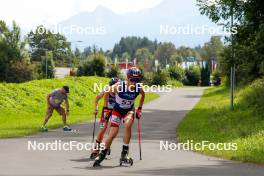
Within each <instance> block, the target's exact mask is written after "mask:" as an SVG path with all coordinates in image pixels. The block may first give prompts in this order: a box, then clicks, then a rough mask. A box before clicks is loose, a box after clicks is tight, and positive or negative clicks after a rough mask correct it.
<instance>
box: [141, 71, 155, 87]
mask: <svg viewBox="0 0 264 176" xmlns="http://www.w3.org/2000/svg"><path fill="white" fill-rule="evenodd" d="M152 82H153V73H152V72H146V73H144V75H143V79H142V83H143V84H146V85H149V86H150V85H152Z"/></svg>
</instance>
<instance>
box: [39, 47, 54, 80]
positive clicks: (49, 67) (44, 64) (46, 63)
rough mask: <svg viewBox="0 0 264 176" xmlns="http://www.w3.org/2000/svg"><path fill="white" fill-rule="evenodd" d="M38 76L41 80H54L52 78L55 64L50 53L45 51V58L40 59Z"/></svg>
mask: <svg viewBox="0 0 264 176" xmlns="http://www.w3.org/2000/svg"><path fill="white" fill-rule="evenodd" d="M46 72H47V73H46ZM40 75H41V76H42V78H54V76H55V63H54V61H53V54H52V52H48V51H46V53H45V56H42V57H41V72H40Z"/></svg>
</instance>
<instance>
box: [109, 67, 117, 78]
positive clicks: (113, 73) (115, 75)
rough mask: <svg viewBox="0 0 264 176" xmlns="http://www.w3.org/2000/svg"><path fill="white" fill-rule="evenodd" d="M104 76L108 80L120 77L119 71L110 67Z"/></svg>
mask: <svg viewBox="0 0 264 176" xmlns="http://www.w3.org/2000/svg"><path fill="white" fill-rule="evenodd" d="M106 76H107V77H109V78H112V77H119V76H120V69H119V68H118V67H117V66H112V67H111V68H110V69H109V71H108V72H107V73H106Z"/></svg>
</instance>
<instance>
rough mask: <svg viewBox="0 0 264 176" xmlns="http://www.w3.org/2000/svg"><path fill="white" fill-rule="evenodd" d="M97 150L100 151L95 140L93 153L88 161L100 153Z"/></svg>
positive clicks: (98, 144)
mask: <svg viewBox="0 0 264 176" xmlns="http://www.w3.org/2000/svg"><path fill="white" fill-rule="evenodd" d="M99 149H100V142H99V141H98V140H96V146H94V148H93V152H92V153H91V155H90V159H95V158H96V157H97V156H98V155H99V152H100V150H99Z"/></svg>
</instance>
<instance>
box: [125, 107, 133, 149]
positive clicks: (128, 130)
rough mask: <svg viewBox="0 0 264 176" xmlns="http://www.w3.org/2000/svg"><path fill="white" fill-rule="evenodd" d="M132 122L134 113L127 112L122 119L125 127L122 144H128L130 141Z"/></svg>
mask: <svg viewBox="0 0 264 176" xmlns="http://www.w3.org/2000/svg"><path fill="white" fill-rule="evenodd" d="M133 122H134V112H133V111H129V112H128V114H127V116H126V117H125V119H124V125H125V135H124V139H123V141H124V144H129V143H130V139H131V128H132V125H133Z"/></svg>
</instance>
